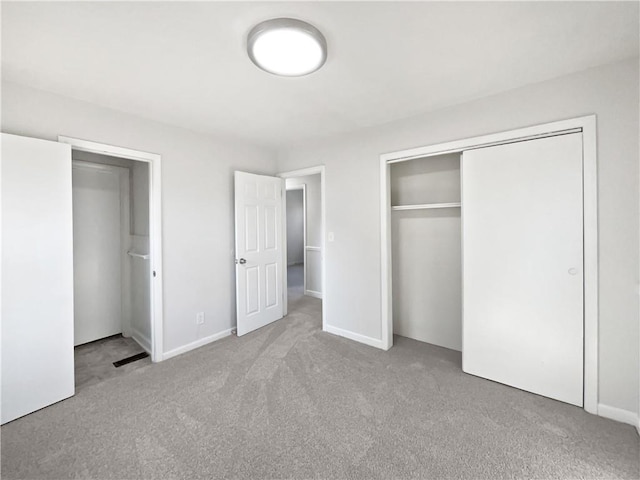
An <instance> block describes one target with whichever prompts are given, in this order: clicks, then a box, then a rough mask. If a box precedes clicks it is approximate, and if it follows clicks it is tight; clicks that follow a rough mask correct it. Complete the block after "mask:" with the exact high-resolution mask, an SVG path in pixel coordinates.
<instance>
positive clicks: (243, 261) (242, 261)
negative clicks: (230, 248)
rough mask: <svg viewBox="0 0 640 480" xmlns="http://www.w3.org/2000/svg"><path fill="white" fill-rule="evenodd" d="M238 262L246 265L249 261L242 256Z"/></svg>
mask: <svg viewBox="0 0 640 480" xmlns="http://www.w3.org/2000/svg"><path fill="white" fill-rule="evenodd" d="M236 263H239V264H240V265H244V264H245V263H247V261H246V260H245V259H244V258H241V259H240V260H238V261H237V262H236Z"/></svg>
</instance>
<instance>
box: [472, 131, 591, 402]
mask: <svg viewBox="0 0 640 480" xmlns="http://www.w3.org/2000/svg"><path fill="white" fill-rule="evenodd" d="M462 212H463V213H462V215H463V282H464V288H463V312H464V313H463V357H462V367H463V370H464V371H465V372H467V373H470V374H473V375H477V376H480V377H484V378H488V379H490V380H495V381H497V382H500V383H504V384H506V385H511V386H513V387H517V388H520V389H523V390H527V391H529V392H533V393H537V394H540V395H544V396H546V397H551V398H554V399H557V400H561V401H563V402H567V403H571V404H574V405H579V406H582V403H583V226H582V134H580V133H574V134H568V135H561V136H556V137H549V138H544V139H538V140H530V141H525V142H518V143H512V144H508V145H500V146H494V147H487V148H481V149H478V150H471V151H468V152H464V155H463V160H462Z"/></svg>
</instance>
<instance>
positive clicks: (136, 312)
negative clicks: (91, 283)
mask: <svg viewBox="0 0 640 480" xmlns="http://www.w3.org/2000/svg"><path fill="white" fill-rule="evenodd" d="M72 155H73V159H74V160H84V161H86V162H93V163H100V164H105V165H116V166H119V167H124V168H127V169H128V171H129V183H128V185H129V189H130V191H129V204H130V226H129V230H128V231H127V232H126V235H127V236H128V243H127V245H124V246H123V249H124V250H125V251H129V250H133V251H134V252H138V253H143V254H147V253H149V247H150V244H149V164H148V163H147V162H138V161H134V160H129V159H124V158H117V157H110V156H107V155H99V154H96V153H89V152H81V151H74V152H73V154H72ZM123 267H124V271H123V284H122V290H123V291H122V317H123V328H122V333H123V335H125V336H133V337H134V338H135V340H136V341H137V342H138V343H139V344H140V345H142V346H143V347H144V348H145V349H146V350H147V351H151V309H150V298H151V275H150V272H149V261H148V260H143V259H140V258H137V257H130V256H128V255H127V256H125V263H124V265H123ZM76 300H77V299H76Z"/></svg>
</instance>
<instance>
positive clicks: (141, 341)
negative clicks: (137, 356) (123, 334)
mask: <svg viewBox="0 0 640 480" xmlns="http://www.w3.org/2000/svg"><path fill="white" fill-rule="evenodd" d="M131 338H133V339H134V340H135V341H136V343H137V344H138V345H140V346H141V347H142V348H143V349H144V351H145V352H147V353H148V354H149V355H151V340H149V339H148V338H147V337H145V336H144V335H142V334H141V333H140V332H139V331H138V330H136V329H133V331H132V332H131Z"/></svg>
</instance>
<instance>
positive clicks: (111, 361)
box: [72, 151, 151, 388]
mask: <svg viewBox="0 0 640 480" xmlns="http://www.w3.org/2000/svg"><path fill="white" fill-rule="evenodd" d="M72 161H73V164H72V192H73V196H72V198H73V259H74V262H73V263H74V265H73V267H74V347H75V352H74V353H75V355H74V356H75V378H76V388H83V387H86V386H88V385H91V384H95V383H98V382H100V381H102V380H104V379H106V378H110V377H112V376H115V375H117V374H119V373H121V372H122V371H127V370H131V369H134V368H138V367H140V366H143V365H146V364H148V363H150V361H151V360H150V358H149V353H150V352H151V311H150V301H149V300H150V294H151V272H150V270H149V165H148V164H147V163H146V162H139V161H134V160H130V159H124V158H118V157H112V156H106V155H100V154H97V153H90V152H82V151H73V152H72Z"/></svg>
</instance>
